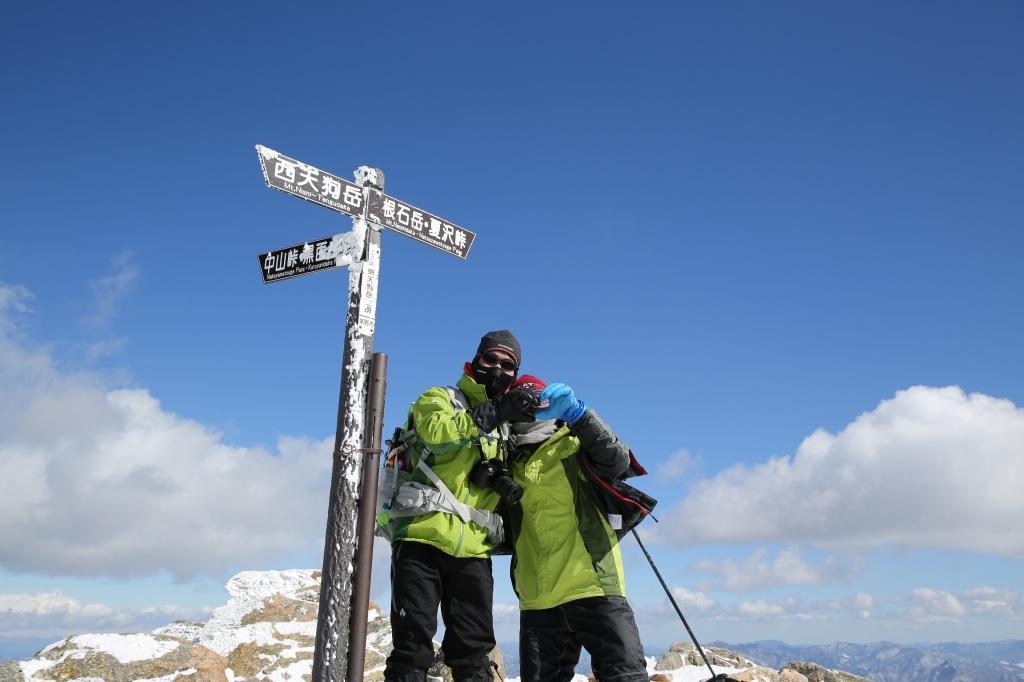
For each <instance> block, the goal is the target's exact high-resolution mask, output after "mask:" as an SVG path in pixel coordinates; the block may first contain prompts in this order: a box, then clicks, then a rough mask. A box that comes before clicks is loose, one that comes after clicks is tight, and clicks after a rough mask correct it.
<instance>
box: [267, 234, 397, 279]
mask: <svg viewBox="0 0 1024 682" xmlns="http://www.w3.org/2000/svg"><path fill="white" fill-rule="evenodd" d="M332 241H334V237H324V238H323V239H316V240H314V241H310V242H306V243H304V244H296V245H295V246H289V247H288V248H286V249H278V250H277V251H268V252H267V253H261V254H260V255H259V256H257V258H259V261H260V272H261V273H262V274H263V283H264V284H270V283H271V282H280V281H281V280H285V279H291V278H292V277H299V276H300V275H308V274H309V273H311V272H320V271H321V270H330V269H331V268H336V267H338V265H337V262H338V259H337V255H338V254H337V253H336V252H335V251H336V249H332V248H331V242H332ZM378 258H379V256H378Z"/></svg>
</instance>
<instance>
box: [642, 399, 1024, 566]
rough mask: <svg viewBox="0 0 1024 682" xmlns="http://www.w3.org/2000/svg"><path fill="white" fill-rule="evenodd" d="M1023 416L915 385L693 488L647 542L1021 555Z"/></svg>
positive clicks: (995, 403) (1003, 403)
mask: <svg viewBox="0 0 1024 682" xmlns="http://www.w3.org/2000/svg"><path fill="white" fill-rule="evenodd" d="M1021 490H1024V409H1021V408H1018V407H1016V406H1015V405H1014V404H1013V403H1012V402H1010V401H1009V400H1002V399H998V398H993V397H991V396H987V395H983V394H980V393H972V394H970V395H966V394H965V393H964V392H963V391H962V390H961V389H960V388H959V387H956V386H949V387H946V388H930V387H927V386H915V387H912V388H910V389H907V390H905V391H899V392H898V393H897V394H896V396H895V397H894V398H892V399H891V400H885V401H882V403H881V404H879V406H878V407H877V408H876V409H875V410H874V411H872V412H867V413H865V414H862V415H861V416H860V417H858V418H857V419H856V420H854V421H853V422H852V423H851V424H849V425H848V426H847V427H846V428H845V429H843V430H842V431H841V432H840V433H838V434H836V435H833V434H830V433H828V432H826V431H824V430H818V431H816V432H815V433H813V434H811V435H810V436H808V437H807V438H806V439H805V440H804V441H803V443H801V444H800V447H799V448H798V449H797V451H796V454H795V455H793V456H792V457H789V456H786V457H777V458H772V459H770V460H769V461H767V462H765V463H763V464H758V465H755V466H753V467H747V466H743V465H737V466H734V467H732V468H730V469H727V470H725V471H723V472H721V473H719V474H718V475H717V476H715V477H714V478H712V479H709V480H703V481H699V482H697V483H695V484H694V485H693V486H692V487H691V489H690V493H689V495H688V496H687V498H686V499H685V500H683V501H681V502H680V503H678V504H677V505H676V506H675V507H674V508H673V509H672V511H671V512H670V513H669V514H667V515H666V516H667V517H668V519H667V520H668V522H667V523H665V522H663V523H661V524H659V525H658V526H656V527H653V528H649V529H647V533H646V534H647V536H648V537H649V538H650V539H651V540H652V541H660V542H663V543H671V544H675V545H678V546H691V545H698V544H710V543H736V544H744V543H771V542H779V543H792V542H806V543H810V544H814V545H817V546H821V547H831V548H841V549H845V550H866V549H871V548H874V547H877V546H880V545H889V546H897V547H904V548H923V547H931V548H939V549H947V550H953V551H975V552H987V553H991V554H996V555H1001V556H1006V557H1011V558H1024V533H1021V532H1020V529H1021V528H1022V527H1024V495H1022V494H1021Z"/></svg>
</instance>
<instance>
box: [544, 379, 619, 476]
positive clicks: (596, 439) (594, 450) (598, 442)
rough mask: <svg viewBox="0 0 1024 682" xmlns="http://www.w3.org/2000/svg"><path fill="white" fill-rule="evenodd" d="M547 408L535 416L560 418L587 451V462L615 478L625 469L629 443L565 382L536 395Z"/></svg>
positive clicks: (552, 385) (582, 448)
mask: <svg viewBox="0 0 1024 682" xmlns="http://www.w3.org/2000/svg"><path fill="white" fill-rule="evenodd" d="M540 400H541V401H542V402H543V401H544V400H547V401H548V402H549V405H548V407H547V408H544V409H541V410H537V412H536V413H535V414H536V417H537V419H561V420H562V421H564V422H566V423H567V424H568V425H569V431H570V433H572V435H574V436H576V438H578V439H579V441H580V450H582V451H584V452H586V453H587V455H588V456H589V458H590V462H591V464H593V465H594V468H596V469H598V470H599V471H600V472H601V473H602V474H605V475H606V476H610V477H612V478H618V477H619V476H621V475H622V474H624V473H625V472H626V470H627V469H629V446H628V445H626V444H625V443H623V442H622V441H621V440H620V439H619V437H618V436H616V435H615V432H614V431H612V429H611V427H610V426H608V424H606V423H605V422H604V420H603V419H601V418H600V417H599V416H597V412H595V411H594V410H592V409H590V406H588V405H587V404H586V403H585V402H583V401H582V400H580V399H578V398H577V397H576V394H575V393H574V392H573V390H572V388H570V387H569V386H566V385H565V384H551V385H550V386H548V387H547V388H545V389H544V390H543V391H542V392H541V394H540Z"/></svg>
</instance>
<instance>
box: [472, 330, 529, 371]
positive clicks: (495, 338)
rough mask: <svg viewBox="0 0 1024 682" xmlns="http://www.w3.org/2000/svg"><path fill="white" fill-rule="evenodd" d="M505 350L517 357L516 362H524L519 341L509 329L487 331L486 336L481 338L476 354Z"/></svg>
mask: <svg viewBox="0 0 1024 682" xmlns="http://www.w3.org/2000/svg"><path fill="white" fill-rule="evenodd" d="M496 348H497V349H498V350H503V351H507V352H509V353H511V354H512V357H514V358H515V359H516V364H517V365H521V364H523V354H522V351H521V350H520V349H519V341H518V340H516V337H515V336H513V335H512V332H510V331H509V330H507V329H502V330H500V331H496V332H487V333H486V334H484V337H483V338H482V339H480V345H479V346H477V349H476V354H477V355H480V354H481V353H486V352H487V351H489V350H494V349H496Z"/></svg>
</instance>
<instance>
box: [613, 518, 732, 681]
mask: <svg viewBox="0 0 1024 682" xmlns="http://www.w3.org/2000/svg"><path fill="white" fill-rule="evenodd" d="M632 533H633V537H634V538H636V543H637V544H638V545H640V549H641V550H643V553H644V556H645V557H647V563H649V564H650V565H651V568H652V569H654V575H656V576H658V582H660V583H661V587H662V589H664V590H665V594H667V595H668V600H669V601H670V602H672V608H674V609H675V610H676V613H678V614H679V620H681V621H683V626H684V627H685V628H686V631H687V632H688V633H690V639H692V640H693V643H694V645H695V646H696V647H697V651H698V652H699V653H700V657H701V658H703V659H704V665H706V666H707V667H708V670H710V671H711V679H713V680H715V679H719V680H721V679H726V678H727V676H726V675H724V674H723V675H721V676H719V675H717V674H716V673H715V669H714V668H712V667H711V663H710V662H709V661H708V657H707V656H705V655H704V649H703V647H701V645H700V642H698V641H697V638H696V637H695V636H694V634H693V630H691V629H690V624H689V623H687V622H686V617H685V616H684V615H683V612H682V610H681V609H680V608H679V604H676V600H675V597H673V596H672V591H671V590H670V589H668V585H666V584H665V579H664V578H662V577H661V572H660V571H658V567H657V566H655V565H654V559H652V558H651V555H650V553H649V552H648V551H647V548H646V547H644V543H643V542H641V541H640V536H639V535H637V532H636V528H634V529H633V530H632Z"/></svg>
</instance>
